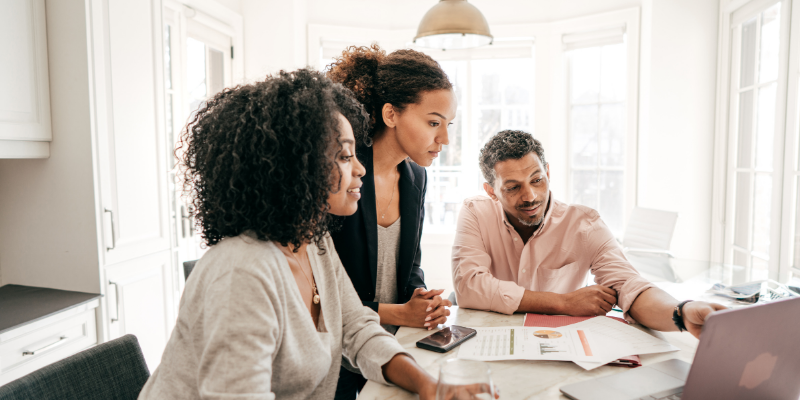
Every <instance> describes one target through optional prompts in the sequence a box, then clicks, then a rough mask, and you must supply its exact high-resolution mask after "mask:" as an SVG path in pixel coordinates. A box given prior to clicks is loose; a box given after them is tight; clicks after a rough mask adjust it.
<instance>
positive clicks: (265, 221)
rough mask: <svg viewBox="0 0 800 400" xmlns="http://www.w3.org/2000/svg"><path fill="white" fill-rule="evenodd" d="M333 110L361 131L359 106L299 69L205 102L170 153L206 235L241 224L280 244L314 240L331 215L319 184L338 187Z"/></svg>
mask: <svg viewBox="0 0 800 400" xmlns="http://www.w3.org/2000/svg"><path fill="white" fill-rule="evenodd" d="M337 112H341V113H342V114H343V115H344V116H345V117H346V118H347V119H348V121H350V124H351V125H352V126H353V131H354V133H357V134H361V135H364V134H365V133H364V132H365V131H366V130H367V129H368V125H367V124H368V115H367V114H366V112H365V111H364V108H363V107H362V106H361V104H360V103H359V102H358V100H356V99H355V97H353V94H352V93H351V92H350V91H349V90H347V89H346V88H344V87H343V86H342V85H340V84H337V83H334V82H333V81H331V80H330V79H328V78H326V77H324V76H323V75H322V74H321V73H319V72H315V71H312V70H308V69H301V70H297V71H294V72H285V71H281V72H280V73H278V74H276V75H272V76H268V77H267V78H266V80H264V81H263V82H256V83H252V84H248V85H241V86H237V87H234V88H229V89H224V90H223V91H221V92H220V93H218V94H216V95H215V96H214V97H213V98H211V99H209V100H208V101H206V102H205V104H204V105H203V106H202V107H201V108H200V109H199V110H198V111H197V113H196V114H195V115H194V116H193V117H192V118H191V120H190V122H189V124H188V125H187V126H186V128H185V129H184V130H183V131H182V132H181V138H180V144H179V146H178V150H176V154H177V155H179V158H180V163H181V165H180V167H181V176H182V178H183V181H184V186H183V190H184V195H188V196H189V197H190V199H191V203H192V205H193V212H192V213H193V216H195V217H196V221H197V225H198V227H200V229H201V230H202V237H203V239H204V241H205V243H206V244H207V245H209V246H210V245H214V244H216V243H219V241H220V240H222V239H223V238H225V237H232V236H237V235H240V234H242V233H244V232H246V231H252V232H253V233H254V234H255V236H256V237H257V238H258V239H260V240H274V241H276V242H279V243H281V244H282V245H284V246H286V245H288V244H289V243H291V244H292V245H294V246H296V247H299V246H300V245H301V244H302V243H303V242H306V241H313V242H315V243H316V244H317V245H321V240H322V239H323V237H324V236H325V234H326V233H327V231H328V228H329V224H330V223H331V221H333V220H334V219H333V218H332V217H331V216H329V214H328V212H327V211H328V208H329V205H328V203H327V199H328V193H329V192H330V191H332V190H333V191H336V190H339V189H340V188H339V187H338V185H337V183H336V182H335V179H336V178H335V177H336V176H338V175H337V174H336V172H337V171H338V167H337V164H336V163H335V161H334V160H335V154H334V153H337V152H338V151H340V150H336V149H337V148H338V149H341V146H338V140H337V139H338V137H339V133H338V131H339V120H338V117H337ZM320 249H322V247H320Z"/></svg>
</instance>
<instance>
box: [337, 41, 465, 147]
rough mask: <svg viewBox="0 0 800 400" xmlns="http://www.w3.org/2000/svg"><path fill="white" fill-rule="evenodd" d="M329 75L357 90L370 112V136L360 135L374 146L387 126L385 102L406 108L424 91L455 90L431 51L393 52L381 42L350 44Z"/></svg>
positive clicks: (364, 140)
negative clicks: (374, 142) (378, 134)
mask: <svg viewBox="0 0 800 400" xmlns="http://www.w3.org/2000/svg"><path fill="white" fill-rule="evenodd" d="M326 69H327V71H328V72H327V76H328V77H329V78H331V79H333V80H334V81H335V82H340V83H342V85H344V86H345V87H346V88H348V89H350V90H352V91H353V93H355V95H356V98H357V99H358V100H359V101H360V102H361V104H363V105H364V108H365V109H366V110H367V113H369V115H370V129H369V132H368V134H367V136H364V137H358V136H357V137H356V139H357V140H358V141H359V142H362V143H365V144H366V145H368V146H369V145H371V143H372V138H373V137H374V136H375V134H376V133H380V132H382V131H383V130H384V128H385V127H386V124H385V123H384V122H383V117H382V114H383V105H384V104H386V103H389V104H391V105H392V106H394V107H395V108H396V109H398V110H400V111H402V110H403V109H405V107H406V106H407V105H409V104H414V103H418V102H419V101H420V96H421V95H422V93H423V92H427V91H432V90H440V89H452V88H453V84H452V83H450V80H449V79H448V78H447V74H445V72H444V70H443V69H442V67H441V66H440V65H439V63H437V62H436V61H435V60H434V59H433V58H431V57H430V56H428V55H427V54H424V53H420V52H418V51H416V50H397V51H394V52H392V53H390V54H389V55H387V54H386V52H385V51H383V50H381V48H380V47H379V46H378V45H377V44H373V45H372V46H370V47H366V46H361V47H356V46H350V47H348V48H347V49H345V50H344V51H343V52H342V55H341V56H340V57H338V58H336V59H335V61H334V62H333V63H332V64H330V65H328V66H327V67H326Z"/></svg>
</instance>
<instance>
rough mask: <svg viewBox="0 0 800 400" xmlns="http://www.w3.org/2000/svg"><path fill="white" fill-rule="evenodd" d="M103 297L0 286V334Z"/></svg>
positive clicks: (16, 286) (63, 291) (18, 286)
mask: <svg viewBox="0 0 800 400" xmlns="http://www.w3.org/2000/svg"><path fill="white" fill-rule="evenodd" d="M101 296H102V295H100V294H96V293H83V292H72V291H69V290H58V289H48V288H40V287H33V286H22V285H5V286H0V333H3V332H5V331H8V330H11V329H14V328H19V327H20V326H23V325H27V324H30V323H32V322H36V321H38V320H40V319H42V318H46V317H49V316H51V315H53V314H56V313H59V312H61V311H66V310H69V309H70V308H73V307H77V306H80V305H81V304H85V303H88V302H90V301H92V300H94V299H96V298H99V297H101Z"/></svg>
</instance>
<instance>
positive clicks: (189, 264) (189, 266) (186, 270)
mask: <svg viewBox="0 0 800 400" xmlns="http://www.w3.org/2000/svg"><path fill="white" fill-rule="evenodd" d="M197 261H198V260H192V261H184V262H183V279H189V274H191V273H192V270H193V269H194V265H195V264H197Z"/></svg>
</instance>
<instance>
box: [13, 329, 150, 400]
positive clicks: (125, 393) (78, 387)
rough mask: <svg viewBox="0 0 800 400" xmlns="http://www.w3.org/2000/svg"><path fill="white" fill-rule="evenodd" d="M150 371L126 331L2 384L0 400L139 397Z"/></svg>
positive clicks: (123, 399) (125, 399) (126, 399)
mask: <svg viewBox="0 0 800 400" xmlns="http://www.w3.org/2000/svg"><path fill="white" fill-rule="evenodd" d="M149 377H150V371H149V370H148V369H147V364H146V363H145V361H144V356H143V355H142V349H141V348H140V347H139V341H138V340H136V336H133V335H125V336H123V337H121V338H118V339H114V340H111V341H109V342H106V343H103V344H100V345H98V346H95V347H92V348H90V349H87V350H84V351H82V352H80V353H78V354H75V355H72V356H70V357H67V358H65V359H63V360H61V361H57V362H55V363H53V364H50V365H48V366H46V367H44V368H41V369H39V370H36V371H34V372H32V373H30V374H28V375H25V376H23V377H22V378H19V379H17V380H15V381H12V382H9V383H7V384H6V385H3V386H0V400H30V399H37V400H136V398H137V397H139V392H141V391H142V387H144V384H145V382H147V379H148V378H149Z"/></svg>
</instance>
